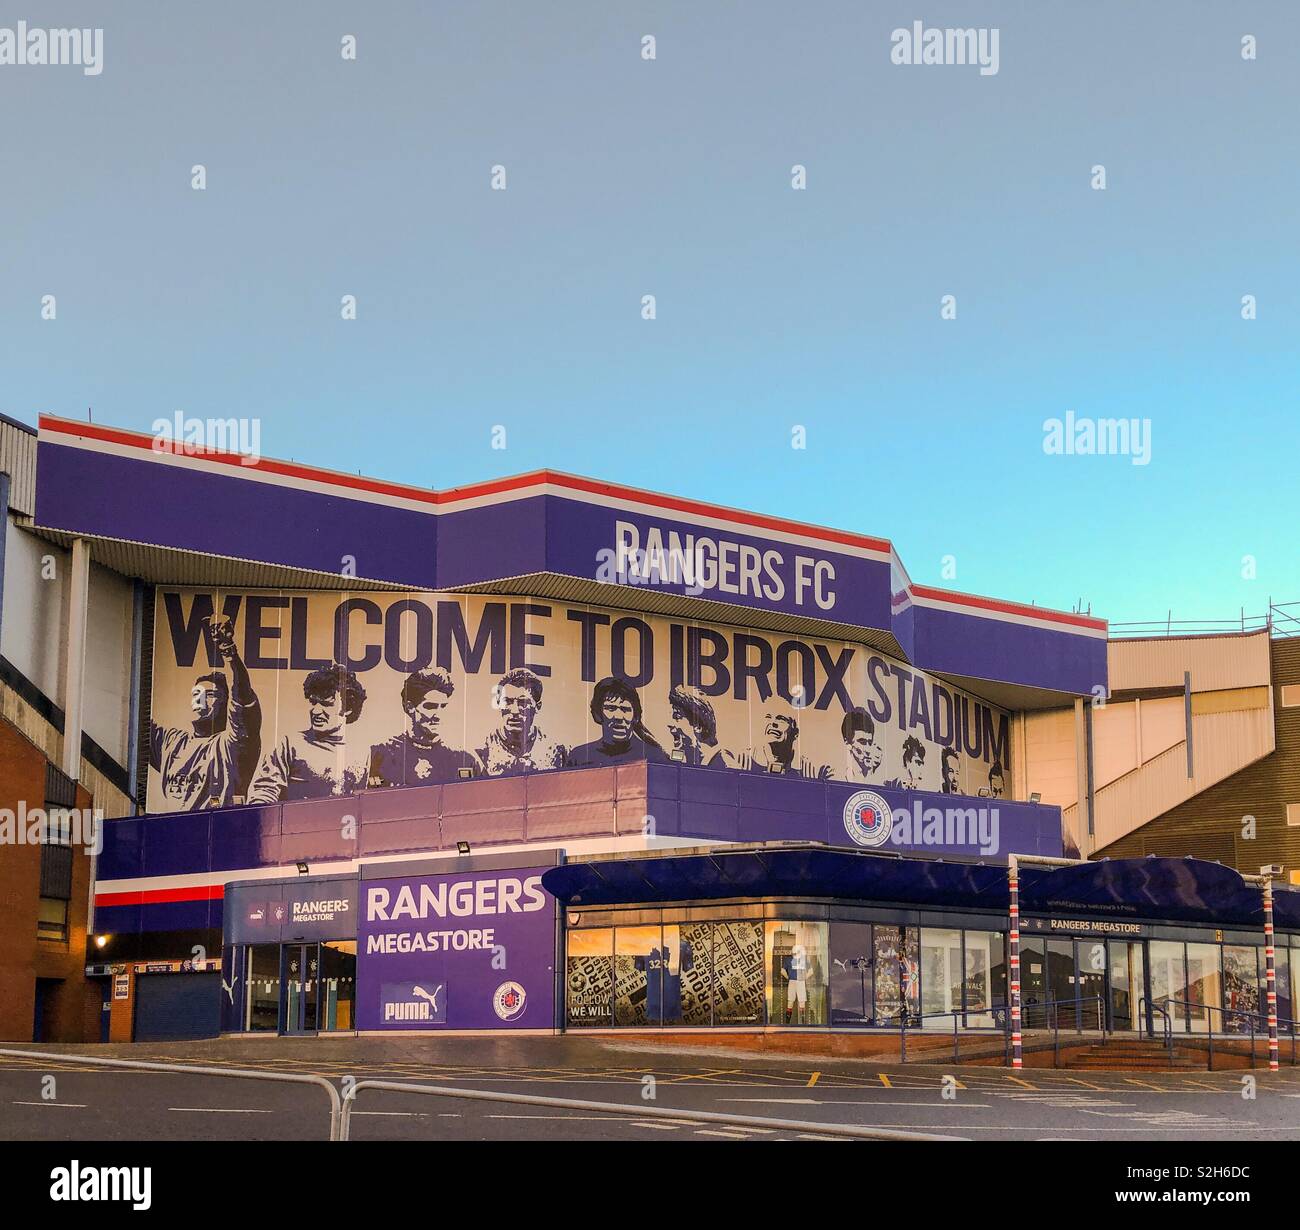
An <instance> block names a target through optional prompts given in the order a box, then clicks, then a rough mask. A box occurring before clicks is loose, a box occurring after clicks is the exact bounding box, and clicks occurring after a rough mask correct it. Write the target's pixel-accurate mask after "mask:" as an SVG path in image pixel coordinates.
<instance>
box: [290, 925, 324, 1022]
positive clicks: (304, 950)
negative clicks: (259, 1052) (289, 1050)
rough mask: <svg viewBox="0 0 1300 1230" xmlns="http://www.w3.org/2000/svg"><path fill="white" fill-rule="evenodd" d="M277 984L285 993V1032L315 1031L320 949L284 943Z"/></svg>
mask: <svg viewBox="0 0 1300 1230" xmlns="http://www.w3.org/2000/svg"><path fill="white" fill-rule="evenodd" d="M281 951H282V956H281V962H282V971H281V975H280V985H281V986H282V987H283V992H282V993H283V995H284V1016H283V1020H284V1032H285V1033H286V1034H314V1033H315V1032H316V1029H317V1006H318V995H317V987H318V984H319V981H320V979H319V973H320V951H319V946H318V945H316V944H286V945H285V946H284V948H283V949H282V950H281Z"/></svg>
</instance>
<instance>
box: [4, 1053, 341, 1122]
mask: <svg viewBox="0 0 1300 1230" xmlns="http://www.w3.org/2000/svg"><path fill="white" fill-rule="evenodd" d="M0 1057H3V1058H6V1059H39V1060H40V1061H41V1062H42V1064H44V1065H48V1064H51V1063H89V1064H93V1065H95V1066H96V1067H99V1068H128V1069H132V1070H134V1071H137V1072H166V1073H168V1074H169V1075H172V1076H175V1075H176V1074H178V1073H181V1072H188V1073H191V1074H192V1075H195V1076H229V1077H237V1078H240V1079H242V1080H261V1081H278V1082H280V1083H281V1084H286V1085H316V1086H317V1087H318V1088H321V1089H324V1090H325V1092H326V1094H328V1095H329V1100H330V1135H329V1138H330V1139H331V1140H338V1139H339V1127H340V1120H341V1117H342V1102H341V1100H340V1098H339V1091H338V1090H337V1089H335V1088H334V1086H333V1085H331V1084H330V1082H329V1081H327V1080H326V1079H325V1078H324V1077H323V1076H310V1075H308V1074H306V1073H297V1072H263V1071H257V1070H253V1071H248V1070H246V1069H241V1068H210V1067H207V1066H199V1065H198V1064H191V1063H152V1062H150V1061H148V1060H144V1059H101V1058H99V1056H97V1055H71V1054H68V1053H67V1052H66V1051H12V1050H8V1049H4V1050H0Z"/></svg>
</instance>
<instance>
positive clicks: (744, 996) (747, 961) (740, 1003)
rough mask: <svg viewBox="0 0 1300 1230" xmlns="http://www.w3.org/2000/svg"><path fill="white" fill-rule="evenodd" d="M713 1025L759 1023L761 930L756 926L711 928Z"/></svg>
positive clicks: (751, 923)
mask: <svg viewBox="0 0 1300 1230" xmlns="http://www.w3.org/2000/svg"><path fill="white" fill-rule="evenodd" d="M713 1023H714V1024H715V1025H761V1024H762V1023H763V928H762V925H761V924H760V923H753V922H727V923H717V924H715V925H714V928H713Z"/></svg>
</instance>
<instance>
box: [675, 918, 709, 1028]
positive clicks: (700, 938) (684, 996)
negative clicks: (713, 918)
mask: <svg viewBox="0 0 1300 1230" xmlns="http://www.w3.org/2000/svg"><path fill="white" fill-rule="evenodd" d="M663 947H664V949H665V952H666V961H665V965H664V970H663V1023H664V1024H665V1025H708V1024H710V1023H711V1021H712V1017H713V1004H712V998H711V997H712V994H713V986H712V983H713V924H712V923H686V924H684V925H682V926H680V927H665V928H664V942H663Z"/></svg>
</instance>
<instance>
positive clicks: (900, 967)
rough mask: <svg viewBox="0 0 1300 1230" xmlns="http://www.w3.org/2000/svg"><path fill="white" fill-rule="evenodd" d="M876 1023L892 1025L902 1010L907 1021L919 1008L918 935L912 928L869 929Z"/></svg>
mask: <svg viewBox="0 0 1300 1230" xmlns="http://www.w3.org/2000/svg"><path fill="white" fill-rule="evenodd" d="M871 939H872V972H873V973H874V975H875V977H874V979H873V981H874V983H875V987H874V990H875V1001H876V1002H875V1019H876V1024H877V1025H894V1024H897V1023H898V1021H899V1019H900V1018H901V1017H902V1016H903V1014H904V1013H906V1015H907V1019H908V1020H909V1021H914V1020H916V1019H917V1018H918V1017H919V1015H920V1011H921V938H920V933H919V929H918V928H916V927H874V928H873V929H872V937H871Z"/></svg>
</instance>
